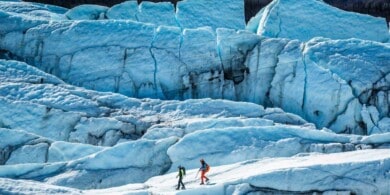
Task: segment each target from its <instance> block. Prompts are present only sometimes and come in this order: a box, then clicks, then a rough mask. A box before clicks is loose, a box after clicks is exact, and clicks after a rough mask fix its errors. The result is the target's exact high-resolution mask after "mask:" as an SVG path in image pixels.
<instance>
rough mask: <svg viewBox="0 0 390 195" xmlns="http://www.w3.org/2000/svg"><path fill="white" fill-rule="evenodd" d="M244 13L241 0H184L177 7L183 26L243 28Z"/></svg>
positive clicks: (177, 15) (179, 21)
mask: <svg viewBox="0 0 390 195" xmlns="http://www.w3.org/2000/svg"><path fill="white" fill-rule="evenodd" d="M244 13H245V12H244V1H241V0H233V1H232V0H219V1H216V0H214V1H209V0H184V1H179V2H178V3H177V7H176V17H177V20H178V23H179V24H180V26H181V27H182V28H197V27H202V26H210V27H212V28H213V29H216V28H219V27H223V28H232V29H243V28H245V15H244ZM226 16H228V17H226Z"/></svg>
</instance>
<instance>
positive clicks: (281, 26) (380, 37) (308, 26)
mask: <svg viewBox="0 0 390 195" xmlns="http://www.w3.org/2000/svg"><path fill="white" fill-rule="evenodd" d="M386 26H387V25H386V20H385V19H384V18H378V17H373V16H369V15H363V14H359V13H352V12H345V11H341V10H339V9H338V8H335V7H332V6H330V5H328V4H326V3H325V2H323V1H317V0H303V1H298V2H297V1H294V0H276V1H273V2H272V3H270V4H269V5H267V6H266V7H264V8H263V10H262V11H260V13H258V14H257V15H256V16H255V17H254V18H252V19H251V21H250V22H249V24H248V26H247V29H248V30H251V31H252V32H257V34H259V35H261V36H266V37H283V38H289V39H299V40H301V41H308V40H310V39H312V38H313V37H327V38H331V39H348V38H359V39H366V40H373V41H379V42H387V41H388V40H389V32H388V29H387V28H386ZM256 27H257V28H256Z"/></svg>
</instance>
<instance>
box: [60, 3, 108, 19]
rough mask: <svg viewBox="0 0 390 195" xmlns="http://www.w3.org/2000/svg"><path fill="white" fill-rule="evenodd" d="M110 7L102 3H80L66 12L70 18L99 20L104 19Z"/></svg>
mask: <svg viewBox="0 0 390 195" xmlns="http://www.w3.org/2000/svg"><path fill="white" fill-rule="evenodd" d="M107 10H108V7H105V6H100V5H88V4H86V5H79V6H76V7H74V8H72V9H70V10H69V11H67V12H66V13H65V15H66V17H67V18H68V19H70V20H99V19H104V18H105V17H106V16H105V15H106V12H107Z"/></svg>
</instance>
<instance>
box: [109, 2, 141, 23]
mask: <svg viewBox="0 0 390 195" xmlns="http://www.w3.org/2000/svg"><path fill="white" fill-rule="evenodd" d="M137 13H138V3H137V1H125V2H123V3H120V4H116V5H114V6H112V7H111V8H110V9H108V10H107V13H106V16H107V18H108V19H116V20H134V21H137Z"/></svg>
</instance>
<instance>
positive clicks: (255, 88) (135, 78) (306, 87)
mask: <svg viewBox="0 0 390 195" xmlns="http://www.w3.org/2000/svg"><path fill="white" fill-rule="evenodd" d="M183 3H184V2H183ZM187 3H191V1H188V2H187ZM192 3H194V2H192ZM149 4H150V3H145V6H146V7H147V5H149ZM150 5H153V6H157V7H160V8H161V9H163V7H164V6H163V4H161V5H157V4H150ZM167 5H168V4H167ZM153 6H152V7H153ZM146 7H145V9H146ZM168 7H169V6H168ZM153 9H154V8H153ZM155 9H157V8H155ZM265 11H266V10H263V12H265ZM337 11H338V12H342V11H340V10H337ZM4 17H5V18H4V20H5V19H9V18H13V17H16V18H18V17H20V16H16V15H5V16H4ZM161 18H163V17H161ZM362 20H365V19H362ZM22 21H24V23H25V24H24V27H23V28H22V29H29V30H27V32H26V33H22V32H19V31H20V30H16V31H15V32H9V33H8V31H5V32H6V33H5V36H4V38H2V40H1V41H0V47H1V48H4V49H5V50H6V52H5V54H6V56H7V55H8V56H9V57H10V58H12V57H13V56H16V57H17V58H20V59H24V60H25V61H27V62H29V63H31V64H33V65H35V66H36V67H38V68H40V69H42V70H44V71H46V72H48V73H53V74H55V75H56V76H58V77H60V78H61V79H62V80H64V81H65V82H67V83H70V84H74V85H78V86H81V87H86V88H88V89H93V90H98V91H110V92H119V93H122V94H124V95H127V96H132V97H140V98H145V97H153V98H160V99H180V100H182V99H191V98H205V97H211V98H223V99H230V100H238V101H249V102H254V103H258V104H261V105H264V106H267V107H280V108H282V109H283V110H286V111H288V112H292V113H295V114H298V115H300V116H301V117H303V118H304V119H305V120H307V121H309V122H312V123H314V124H315V125H316V126H317V127H318V128H322V127H327V128H330V129H332V130H333V131H335V132H339V133H341V132H344V133H355V134H372V133H375V132H386V131H387V128H386V125H385V124H382V125H381V126H380V127H379V125H376V126H377V127H376V128H375V129H373V127H372V125H371V126H370V125H367V124H368V123H370V121H369V120H368V118H367V117H363V116H362V109H363V105H364V104H366V105H367V106H373V107H375V108H376V109H377V110H378V113H379V118H378V120H377V121H381V120H382V119H384V118H385V117H387V116H388V113H389V109H388V107H389V106H388V105H389V103H388V102H389V100H388V98H387V96H388V94H387V92H386V91H385V90H384V89H386V87H387V86H388V83H389V82H388V77H389V76H388V72H389V70H388V67H389V66H388V63H387V62H388V61H389V60H387V59H388V58H389V57H390V56H389V55H388V54H389V52H388V50H389V46H388V44H382V43H378V42H373V41H365V40H360V39H347V40H332V39H324V38H314V39H312V40H310V41H308V42H306V43H305V42H300V41H297V40H288V39H274V38H262V37H260V36H258V35H255V34H253V33H250V32H247V31H235V30H232V29H222V28H219V29H217V30H216V31H214V29H212V28H210V27H204V28H198V29H184V30H183V29H180V28H178V27H166V26H160V27H157V26H156V25H153V24H146V23H138V22H133V21H130V20H100V21H68V22H53V23H50V24H44V25H39V24H40V23H37V22H36V20H31V19H30V20H22ZM367 21H370V20H368V19H367ZM30 25H32V26H35V27H34V28H31V27H32V26H30ZM5 26H6V27H9V28H13V23H5ZM22 26H23V25H22ZM7 29H8V28H7ZM42 34H44V35H45V36H42ZM20 45H24V46H25V47H24V49H21V47H20ZM5 54H4V55H5ZM11 54H12V55H11ZM362 67H364V68H362ZM363 70H365V71H363ZM367 74H369V76H367ZM373 91H375V93H372V92H373ZM376 91H378V92H376ZM322 94H328V95H322ZM376 100H378V101H376ZM363 115H364V113H363ZM271 116H277V114H273V115H270V116H269V117H271ZM284 120H285V122H292V121H294V120H295V119H292V118H291V117H285V118H284ZM363 123H364V124H365V125H362V124H363ZM367 128H368V129H367ZM110 133H111V134H113V135H116V132H110ZM114 141H115V139H114ZM109 142H112V141H109Z"/></svg>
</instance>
